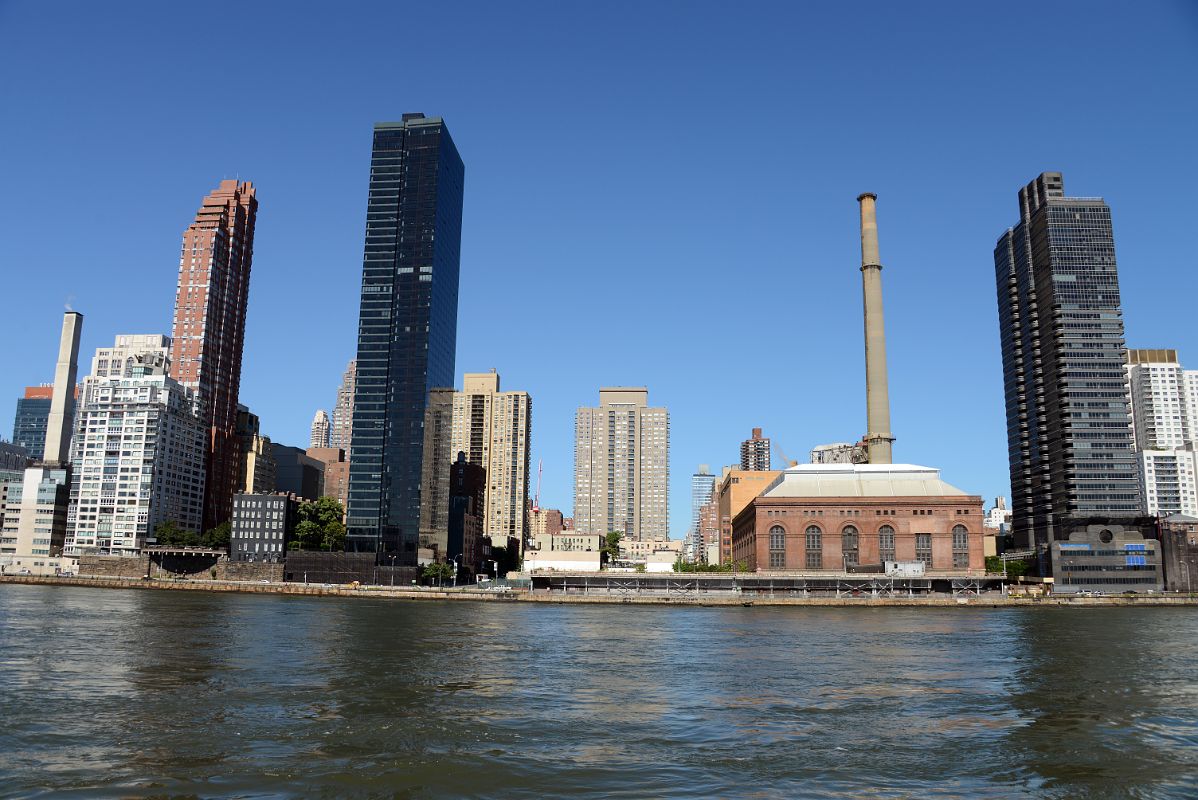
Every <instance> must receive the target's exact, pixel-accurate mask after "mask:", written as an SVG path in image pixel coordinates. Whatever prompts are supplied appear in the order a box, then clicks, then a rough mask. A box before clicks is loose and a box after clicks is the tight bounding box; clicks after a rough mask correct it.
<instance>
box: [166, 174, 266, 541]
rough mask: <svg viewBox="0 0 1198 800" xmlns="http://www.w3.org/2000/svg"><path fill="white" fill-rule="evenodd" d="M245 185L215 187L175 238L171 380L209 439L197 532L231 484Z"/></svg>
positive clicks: (216, 520)
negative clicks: (193, 404)
mask: <svg viewBox="0 0 1198 800" xmlns="http://www.w3.org/2000/svg"><path fill="white" fill-rule="evenodd" d="M257 213H258V200H257V198H256V197H255V193H254V186H253V184H252V183H250V182H248V181H246V182H239V181H235V180H227V181H221V182H220V186H219V187H218V188H217V189H216V190H215V191H214V192H212V194H210V195H208V196H207V197H205V198H204V204H203V205H202V206H200V210H199V211H198V212H197V213H196V218H195V222H193V223H192V224H191V226H190V227H188V229H187V230H186V231H185V232H184V233H183V252H182V254H181V256H180V258H179V286H178V289H177V294H176V296H175V322H174V326H173V330H172V333H171V335H172V337H173V344H172V347H171V376H172V377H173V378H175V380H177V381H179V382H180V383H182V384H183V385H184V386H189V387H191V388H193V389H195V390H196V395H197V398H198V401H199V403H200V404H201V408H202V413H203V415H204V418H205V419H206V420H207V422H208V425H209V428H210V433H211V437H210V439H209V447H208V458H207V468H206V471H207V481H206V483H205V486H206V487H207V488H206V490H205V495H204V528H205V529H207V528H211V527H213V526H215V525H219V524H220V523H222V522H224V521H226V520H228V519H229V516H230V513H231V510H232V502H233V493H234V491H236V487H235V483H236V479H237V459H238V453H237V436H236V423H237V390H238V387H239V385H240V383H241V349H242V344H243V343H244V341H245V312H246V304H247V300H248V296H249V289H250V263H251V261H252V260H253V256H254V220H255V218H256V217H257Z"/></svg>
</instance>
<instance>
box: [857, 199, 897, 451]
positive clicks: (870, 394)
mask: <svg viewBox="0 0 1198 800" xmlns="http://www.w3.org/2000/svg"><path fill="white" fill-rule="evenodd" d="M877 200H878V196H877V195H876V194H873V193H872V192H866V193H864V194H862V195H860V196H858V197H857V202H858V203H860V204H861V288H862V293H863V296H864V300H865V407H866V414H867V422H868V428H869V432H868V433H866V434H865V446H866V450H867V452H868V454H869V463H870V464H890V463H893V461H892V459H893V455H892V452H891V450H892V444H893V443H894V435H893V434H892V433H891V432H890V388H889V385H888V383H887V377H886V326H885V323H884V321H883V318H882V264H881V261H880V260H879V258H878V216H877V209H876V204H877Z"/></svg>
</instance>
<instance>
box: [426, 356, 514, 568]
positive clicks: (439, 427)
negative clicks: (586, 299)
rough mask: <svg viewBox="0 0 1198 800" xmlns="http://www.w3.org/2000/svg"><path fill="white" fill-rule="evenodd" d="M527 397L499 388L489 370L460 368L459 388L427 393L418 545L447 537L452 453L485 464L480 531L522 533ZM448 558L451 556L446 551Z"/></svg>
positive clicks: (436, 544)
mask: <svg viewBox="0 0 1198 800" xmlns="http://www.w3.org/2000/svg"><path fill="white" fill-rule="evenodd" d="M531 424H532V398H531V397H530V396H529V394H528V392H502V391H500V390H499V375H498V374H497V373H496V372H495V371H494V370H492V371H490V372H483V373H466V374H465V375H464V376H463V378H462V391H460V392H455V391H454V390H452V389H433V390H432V391H431V392H429V401H428V406H427V408H426V410H425V421H424V437H425V442H424V452H425V458H424V469H423V475H422V480H421V487H422V488H421V507H420V546H421V547H432V548H435V549H438V550H439V551H441V552H443V551H444V548H445V547H446V545H447V543H448V525H449V471H450V465H451V464H452V463H453V462H454V461H455V460H456V459H457V454H458V453H465V454H466V461H468V462H469V463H471V464H475V465H478V466H480V467H482V468H483V469H485V470H486V473H487V474H486V491H485V499H484V503H483V506H484V508H483V535H484V536H489V537H491V539H492V541H493V542H497V543H498V542H503V543H505V545H506V542H507V540H508V539H509V538H513V539H516V540H517V541H518V542H520V548H521V551H523V547H524V541H525V540H526V539H527V538H528V526H529V520H528V456H529V447H530V445H531V435H530V434H531ZM447 555H448V556H449V557H451V558H452V557H453V556H454V555H456V554H455V553H448V554H447Z"/></svg>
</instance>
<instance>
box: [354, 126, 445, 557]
mask: <svg viewBox="0 0 1198 800" xmlns="http://www.w3.org/2000/svg"><path fill="white" fill-rule="evenodd" d="M464 177H465V167H464V165H463V164H462V159H461V157H460V156H459V155H458V152H457V148H456V147H455V146H454V143H453V139H452V138H451V137H450V135H449V131H448V129H447V128H446V126H445V123H444V121H443V120H441V119H440V118H437V117H429V118H426V117H424V115H422V114H405V115H404V116H403V120H402V121H401V122H384V123H379V124H377V125H375V128H374V148H373V153H372V156H371V161H370V192H369V199H368V201H367V209H366V246H365V253H364V255H363V260H362V300H361V310H360V312H359V322H358V357H357V382H356V386H355V391H354V412H353V434H352V440H351V444H350V470H349V508H348V510H347V517H348V520H347V537H346V549H348V550H351V551H355V552H373V553H377V554H378V556H379V561H380V563H383V564H388V565H389V564H391V563H394V564H395V565H396V566H401V565H414V564H416V557H417V547H418V542H419V524H420V481H421V468H422V464H423V455H424V431H423V427H424V411H425V406H426V404H427V402H428V394H429V390H430V389H433V388H435V387H446V386H453V382H454V354H455V350H456V347H457V314H458V267H459V251H460V246H461V233H462V198H463V182H464ZM393 557H394V558H393Z"/></svg>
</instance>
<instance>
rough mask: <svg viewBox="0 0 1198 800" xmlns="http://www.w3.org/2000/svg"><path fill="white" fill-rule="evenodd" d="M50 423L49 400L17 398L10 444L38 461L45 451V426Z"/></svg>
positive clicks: (45, 398)
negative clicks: (25, 451)
mask: <svg viewBox="0 0 1198 800" xmlns="http://www.w3.org/2000/svg"><path fill="white" fill-rule="evenodd" d="M49 421H50V398H48V397H19V398H17V413H16V416H15V417H14V419H13V426H12V442H13V444H19V445H21V447H24V448H25V449H26V450H28V451H29V455H30V457H31V458H37V459H40V458H41V457H42V454H43V453H44V452H45V449H46V426H47V424H48V423H49Z"/></svg>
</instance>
